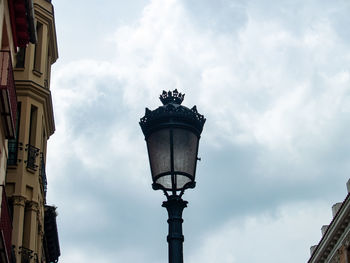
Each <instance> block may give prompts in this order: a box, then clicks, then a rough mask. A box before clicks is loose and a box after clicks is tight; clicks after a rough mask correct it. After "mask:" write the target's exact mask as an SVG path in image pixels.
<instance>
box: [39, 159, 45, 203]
mask: <svg viewBox="0 0 350 263" xmlns="http://www.w3.org/2000/svg"><path fill="white" fill-rule="evenodd" d="M39 175H40V178H41V183H42V187H43V192H44V197H46V191H47V178H46V169H45V159H44V153H40V168H39Z"/></svg>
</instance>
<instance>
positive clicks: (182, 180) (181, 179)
mask: <svg viewBox="0 0 350 263" xmlns="http://www.w3.org/2000/svg"><path fill="white" fill-rule="evenodd" d="M191 181H192V180H191V179H190V178H188V177H187V176H184V175H181V174H177V175H176V189H177V190H180V189H182V188H183V187H184V186H185V184H187V183H189V182H191Z"/></svg>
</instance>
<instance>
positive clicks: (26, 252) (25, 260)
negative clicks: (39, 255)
mask: <svg viewBox="0 0 350 263" xmlns="http://www.w3.org/2000/svg"><path fill="white" fill-rule="evenodd" d="M18 253H19V254H21V263H31V262H32V258H33V256H34V254H33V253H34V251H33V250H31V249H29V248H25V247H19V252H18Z"/></svg>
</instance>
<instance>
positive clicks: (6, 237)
mask: <svg viewBox="0 0 350 263" xmlns="http://www.w3.org/2000/svg"><path fill="white" fill-rule="evenodd" d="M0 189H1V190H2V200H1V218H0V230H1V233H0V234H1V238H0V240H1V242H0V262H10V260H11V255H12V253H11V251H12V250H11V249H12V247H11V235H12V234H11V233H12V220H11V215H10V210H9V206H8V203H7V197H6V193H5V189H4V186H2V188H0Z"/></svg>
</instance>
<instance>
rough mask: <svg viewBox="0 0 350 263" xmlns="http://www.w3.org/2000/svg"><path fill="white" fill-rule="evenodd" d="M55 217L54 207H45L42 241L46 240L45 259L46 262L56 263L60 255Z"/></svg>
mask: <svg viewBox="0 0 350 263" xmlns="http://www.w3.org/2000/svg"><path fill="white" fill-rule="evenodd" d="M56 217H57V213H56V207H54V206H48V205H45V214H44V229H45V236H44V239H45V240H46V242H45V243H46V247H45V257H46V259H47V262H58V258H59V256H60V255H61V251H60V243H59V239H58V231H57V222H56Z"/></svg>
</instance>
